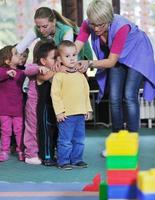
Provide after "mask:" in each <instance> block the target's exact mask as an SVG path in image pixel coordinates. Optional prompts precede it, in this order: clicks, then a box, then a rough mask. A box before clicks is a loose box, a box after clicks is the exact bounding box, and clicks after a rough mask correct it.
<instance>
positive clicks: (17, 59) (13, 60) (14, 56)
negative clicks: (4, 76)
mask: <svg viewBox="0 0 155 200" xmlns="http://www.w3.org/2000/svg"><path fill="white" fill-rule="evenodd" d="M20 63H21V55H20V54H19V53H17V51H16V50H15V48H13V49H12V58H11V63H10V65H11V66H17V65H19V64H20Z"/></svg>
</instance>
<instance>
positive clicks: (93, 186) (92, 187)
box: [82, 174, 101, 192]
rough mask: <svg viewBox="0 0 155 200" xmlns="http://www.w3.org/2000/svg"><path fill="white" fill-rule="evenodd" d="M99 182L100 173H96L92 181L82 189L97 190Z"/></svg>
mask: <svg viewBox="0 0 155 200" xmlns="http://www.w3.org/2000/svg"><path fill="white" fill-rule="evenodd" d="M100 183H101V175H100V174H96V176H95V177H94V178H93V183H91V184H88V185H86V186H84V188H83V190H82V191H90V192H91V191H92V192H98V191H99V187H100Z"/></svg>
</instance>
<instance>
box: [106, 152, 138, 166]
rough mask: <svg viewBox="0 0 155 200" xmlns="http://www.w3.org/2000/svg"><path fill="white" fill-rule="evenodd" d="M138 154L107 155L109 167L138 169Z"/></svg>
mask: <svg viewBox="0 0 155 200" xmlns="http://www.w3.org/2000/svg"><path fill="white" fill-rule="evenodd" d="M137 163H138V154H137V155H135V156H107V157H106V167H107V169H136V168H137Z"/></svg>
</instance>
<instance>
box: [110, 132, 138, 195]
mask: <svg viewBox="0 0 155 200" xmlns="http://www.w3.org/2000/svg"><path fill="white" fill-rule="evenodd" d="M138 149H139V137H138V133H133V132H132V133H129V132H128V131H126V130H121V131H119V132H118V133H111V134H110V135H109V137H108V138H107V139H106V152H107V157H106V168H107V184H108V199H136V197H137V187H136V180H137V174H138Z"/></svg>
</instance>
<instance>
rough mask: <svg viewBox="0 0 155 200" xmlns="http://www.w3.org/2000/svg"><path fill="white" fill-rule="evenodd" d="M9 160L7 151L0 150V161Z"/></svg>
mask: <svg viewBox="0 0 155 200" xmlns="http://www.w3.org/2000/svg"><path fill="white" fill-rule="evenodd" d="M7 160H9V153H7V152H5V151H1V152H0V162H4V161H7Z"/></svg>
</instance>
